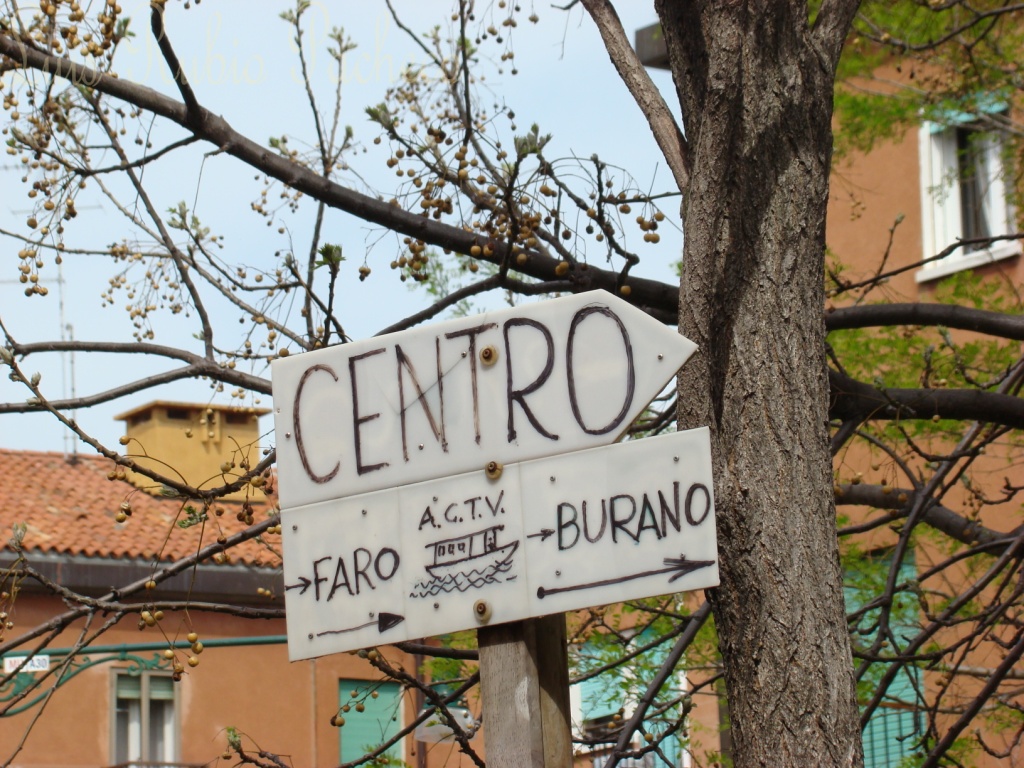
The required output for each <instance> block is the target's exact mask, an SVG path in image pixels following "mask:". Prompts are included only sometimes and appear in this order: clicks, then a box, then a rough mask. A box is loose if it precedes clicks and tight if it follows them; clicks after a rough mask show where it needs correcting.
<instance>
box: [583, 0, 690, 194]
mask: <svg viewBox="0 0 1024 768" xmlns="http://www.w3.org/2000/svg"><path fill="white" fill-rule="evenodd" d="M583 7H584V8H586V9H587V13H589V14H590V18H591V19H593V20H594V23H595V24H596V25H597V29H598V31H599V32H600V33H601V39H602V40H603V41H604V45H605V49H606V50H607V51H608V58H610V59H611V61H612V64H613V65H614V66H615V71H616V72H618V73H619V77H621V78H622V82H623V83H625V85H626V88H628V89H629V92H630V94H631V95H632V96H633V99H634V101H636V104H637V106H638V107H640V111H641V112H643V113H644V117H645V118H647V124H648V125H649V126H650V128H651V133H653V134H654V140H655V141H656V142H657V143H658V148H659V149H661V154H662V155H663V156H664V158H665V162H666V163H667V164H668V167H669V169H670V170H671V171H672V178H673V179H675V182H676V186H677V187H678V188H679V190H680V191H682V190H685V189H686V188H687V187H688V186H689V183H690V174H689V171H688V170H687V162H688V158H687V152H688V150H687V143H686V139H685V138H684V137H683V132H682V130H681V129H680V128H679V126H678V124H676V121H675V118H674V117H672V111H671V110H670V109H669V108H668V104H666V103H665V99H664V98H662V96H661V92H660V91H659V90H658V88H657V86H655V85H654V82H653V81H652V80H651V76H650V75H648V74H647V70H646V69H644V65H643V64H641V63H640V59H639V57H638V56H637V55H636V51H635V50H633V46H632V45H630V43H629V39H628V38H627V37H626V32H625V30H623V28H622V22H621V21H620V20H619V15H618V13H616V12H615V8H614V7H613V6H612V4H611V2H610V1H609V0H583Z"/></svg>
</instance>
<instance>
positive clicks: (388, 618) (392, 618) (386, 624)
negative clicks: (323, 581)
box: [299, 592, 405, 637]
mask: <svg viewBox="0 0 1024 768" xmlns="http://www.w3.org/2000/svg"><path fill="white" fill-rule="evenodd" d="M299 594H302V593H301V592H300V593H299ZM403 621H405V616H399V615H398V614H397V613H383V612H381V613H379V614H377V618H376V619H374V620H373V621H368V622H366V623H365V624H360V625H359V626H357V627H347V628H345V629H328V630H325V631H323V632H317V633H316V636H317V637H323V636H324V635H341V634H344V633H345V632H355V631H356V630H357V629H364V628H365V627H372V626H373V625H374V624H376V625H377V631H378V632H380V633H381V634H383V633H385V632H387V631H388V630H389V629H391V628H392V627H397V626H398V625H399V624H401V623H402V622H403Z"/></svg>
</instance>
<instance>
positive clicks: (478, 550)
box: [425, 525, 519, 579]
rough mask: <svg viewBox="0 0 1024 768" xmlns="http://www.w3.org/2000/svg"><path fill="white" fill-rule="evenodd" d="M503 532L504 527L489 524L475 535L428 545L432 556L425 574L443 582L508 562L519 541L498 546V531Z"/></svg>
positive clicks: (469, 534) (471, 534) (470, 534)
mask: <svg viewBox="0 0 1024 768" xmlns="http://www.w3.org/2000/svg"><path fill="white" fill-rule="evenodd" d="M503 530H505V526H504V525H492V526H491V527H490V528H485V529H483V530H482V531H477V532H476V533H468V534H466V535H464V536H458V537H456V538H452V539H443V540H442V541H435V542H433V543H432V544H427V545H426V548H427V549H431V550H433V555H434V562H433V564H431V565H427V566H425V567H426V569H427V571H429V572H430V575H431V576H433V577H434V578H436V579H443V578H444V577H446V576H453V575H457V574H459V573H466V572H468V571H470V570H476V571H481V572H482V571H484V569H486V568H489V567H495V568H496V567H499V566H502V565H504V564H506V563H508V562H509V560H511V559H512V555H513V553H515V551H516V550H517V549H518V548H519V542H518V541H513V542H511V543H509V544H502V545H501V546H499V545H498V532H499V531H503Z"/></svg>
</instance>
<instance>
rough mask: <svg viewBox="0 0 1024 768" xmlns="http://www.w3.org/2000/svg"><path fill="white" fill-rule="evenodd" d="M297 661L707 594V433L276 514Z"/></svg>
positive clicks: (711, 568) (713, 551) (710, 560)
mask: <svg viewBox="0 0 1024 768" xmlns="http://www.w3.org/2000/svg"><path fill="white" fill-rule="evenodd" d="M281 525H282V528H283V536H282V546H283V550H284V552H283V554H284V579H285V602H286V605H287V610H288V652H289V655H290V657H291V658H292V659H293V660H295V659H306V658H312V657H314V656H322V655H325V654H328V653H339V652H341V651H347V650H352V649H355V648H363V647H366V646H370V645H382V644H387V643H394V642H398V641H401V640H408V639H411V638H417V637H430V636H433V635H439V634H443V633H446V632H454V631H456V630H462V629H473V628H477V627H480V626H483V625H484V624H499V623H504V622H509V621H518V620H520V619H525V618H529V617H532V616H544V615H547V614H551V613H557V612H561V611H573V610H576V609H579V608H585V607H587V606H591V605H603V604H607V603H615V602H621V601H623V600H633V599H637V598H643V597H651V596H654V595H663V594H668V593H673V592H684V591H689V590H693V589H698V588H701V587H711V586H715V585H717V584H718V550H717V546H716V541H715V509H714V489H713V487H712V482H711V445H710V436H709V432H708V430H707V429H706V428H701V429H694V430H689V431H687V432H674V433H671V434H667V435H662V436H660V437H652V438H646V439H644V440H630V441H627V442H624V443H620V444H618V445H608V446H602V447H599V448H593V449H591V450H586V451H576V452H574V453H568V454H565V455H562V456H555V457H548V458H543V459H538V460H535V461H527V462H523V463H521V464H509V465H506V466H505V467H504V468H503V471H502V473H501V475H500V476H498V477H494V476H488V475H487V473H485V472H484V471H483V470H480V469H478V470H476V471H475V472H470V473H466V474H462V475H454V476H452V477H445V478H441V479H438V480H430V481H428V482H424V483H416V484H412V485H405V486H402V487H400V488H393V489H388V490H382V491H376V492H374V493H368V494H363V495H360V496H351V497H348V498H344V499H336V500H333V501H327V502H323V503H320V504H314V505H312V506H309V507H301V508H298V509H288V510H284V511H283V512H282V515H281Z"/></svg>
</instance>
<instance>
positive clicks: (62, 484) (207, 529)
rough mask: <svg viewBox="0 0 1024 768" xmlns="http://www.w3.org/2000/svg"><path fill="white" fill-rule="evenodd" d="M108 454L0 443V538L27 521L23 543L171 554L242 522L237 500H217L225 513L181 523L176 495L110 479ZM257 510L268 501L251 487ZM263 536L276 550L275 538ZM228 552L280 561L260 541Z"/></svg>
mask: <svg viewBox="0 0 1024 768" xmlns="http://www.w3.org/2000/svg"><path fill="white" fill-rule="evenodd" d="M113 468H114V465H113V463H112V462H111V461H109V460H107V459H104V458H101V457H98V456H78V457H77V458H75V459H74V460H69V459H68V458H67V457H66V456H65V455H64V454H61V453H40V452H34V451H12V450H5V449H0V544H2V545H4V546H6V544H7V540H8V539H9V538H10V535H11V530H12V527H13V526H14V525H16V524H18V523H27V525H28V530H27V532H26V534H25V538H24V542H23V546H24V547H25V549H26V550H28V551H32V550H36V551H39V552H49V553H60V554H68V555H86V556H89V557H123V558H132V559H146V560H152V559H159V560H162V561H170V560H176V559H178V558H180V557H184V556H186V555H188V554H191V553H193V552H195V551H196V550H197V549H198V548H199V547H201V546H205V545H207V544H211V543H213V542H214V541H215V540H216V538H217V536H219V535H220V534H221V533H223V534H224V535H228V536H230V535H231V534H232V533H236V532H238V531H240V530H242V529H243V528H244V524H243V523H240V522H238V521H237V520H236V519H235V514H236V513H237V512H238V510H239V509H241V502H230V501H225V502H221V503H220V506H221V507H223V509H224V515H223V516H222V517H214V516H212V515H211V517H210V520H209V521H208V522H207V523H206V524H205V526H203V525H196V526H193V527H190V528H180V527H179V526H178V525H176V523H177V521H179V520H183V519H184V518H185V517H186V512H185V509H184V507H185V504H183V503H182V501H181V500H180V499H168V498H161V497H155V496H150V495H149V494H147V493H144V492H142V491H139V490H138V489H136V488H135V487H134V486H133V485H131V484H130V483H128V482H126V481H123V480H110V479H108V477H107V475H108V473H109V472H110V471H111V470H112V469H113ZM124 501H128V502H129V503H130V504H131V507H132V514H131V516H130V517H129V518H128V519H127V520H126V521H125V522H124V523H118V522H117V521H116V520H115V515H116V514H117V512H118V511H119V509H120V507H121V503H122V502H124ZM253 504H254V506H255V508H256V510H255V517H256V520H257V521H259V520H261V519H265V516H266V514H267V513H268V512H269V510H270V505H269V504H268V502H267V501H266V498H265V497H264V495H263V494H262V493H261V492H259V491H256V493H255V498H254V499H253ZM267 538H268V542H269V544H270V545H271V546H272V547H273V549H274V550H277V551H279V549H280V548H279V546H278V542H279V540H278V538H277V537H276V536H269V537H267ZM231 560H232V561H233V562H241V563H245V564H248V565H260V566H277V565H279V564H280V562H281V561H280V557H279V556H278V554H277V552H276V551H271V549H270V548H268V547H267V546H264V545H262V544H260V543H258V542H255V541H250V542H246V543H245V544H243V545H242V546H239V547H235V548H233V549H232V550H231Z"/></svg>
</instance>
